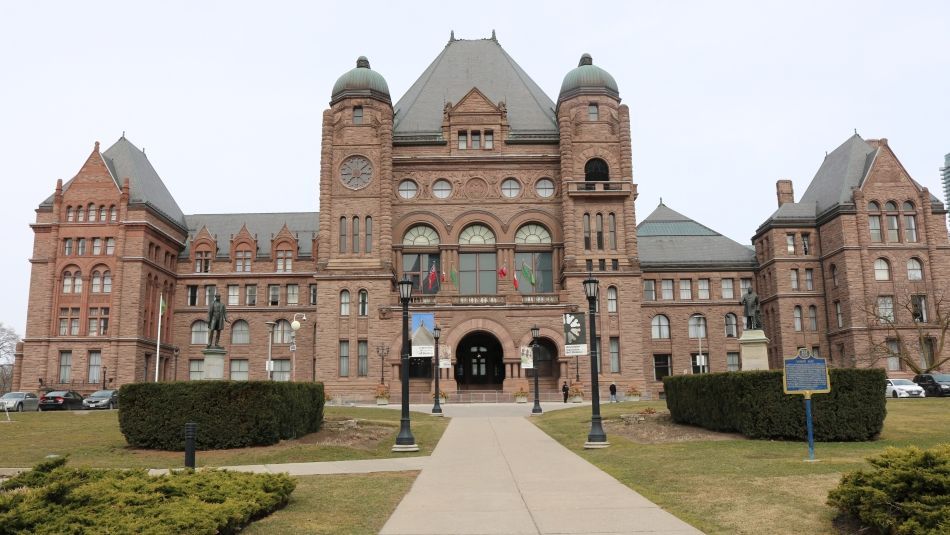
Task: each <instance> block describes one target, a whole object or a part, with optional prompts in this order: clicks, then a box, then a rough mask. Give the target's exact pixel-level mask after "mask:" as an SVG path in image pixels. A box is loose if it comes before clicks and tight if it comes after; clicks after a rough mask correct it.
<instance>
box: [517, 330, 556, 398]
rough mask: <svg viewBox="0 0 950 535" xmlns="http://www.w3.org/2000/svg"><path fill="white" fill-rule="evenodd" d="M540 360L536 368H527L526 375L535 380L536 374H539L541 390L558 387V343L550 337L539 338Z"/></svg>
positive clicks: (535, 365) (535, 364)
mask: <svg viewBox="0 0 950 535" xmlns="http://www.w3.org/2000/svg"><path fill="white" fill-rule="evenodd" d="M538 346H539V347H538V360H537V362H535V363H534V369H528V370H525V377H528V378H530V379H531V380H534V374H535V372H537V374H538V388H540V389H541V390H551V389H555V390H556V389H557V385H558V383H557V381H558V373H559V371H558V368H557V344H556V343H554V342H553V341H551V340H550V339H548V338H539V339H538Z"/></svg>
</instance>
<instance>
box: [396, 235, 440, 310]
mask: <svg viewBox="0 0 950 535" xmlns="http://www.w3.org/2000/svg"><path fill="white" fill-rule="evenodd" d="M402 244H403V245H404V246H405V247H406V248H405V249H403V254H402V272H403V275H404V276H406V277H409V280H411V281H412V287H413V289H414V290H415V291H422V293H424V294H434V293H437V292H438V291H439V287H440V285H441V284H442V279H441V273H442V263H441V262H440V258H439V248H438V245H439V234H438V233H437V232H436V231H435V230H434V229H433V228H432V227H430V226H428V225H416V226H414V227H412V228H410V229H409V230H407V231H406V233H405V234H404V235H403V238H402ZM433 272H434V273H435V277H434V278H433V277H432V276H431V274H432V273H433Z"/></svg>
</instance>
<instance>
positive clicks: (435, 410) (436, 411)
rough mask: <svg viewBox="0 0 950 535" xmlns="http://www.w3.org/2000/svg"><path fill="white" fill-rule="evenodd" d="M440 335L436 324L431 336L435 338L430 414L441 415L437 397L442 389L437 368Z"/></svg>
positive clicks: (440, 372) (440, 330)
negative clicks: (433, 389) (433, 391)
mask: <svg viewBox="0 0 950 535" xmlns="http://www.w3.org/2000/svg"><path fill="white" fill-rule="evenodd" d="M440 336H442V329H441V328H439V326H438V325H436V326H435V328H434V329H432V337H433V338H435V402H434V403H433V404H432V414H438V415H439V416H441V415H442V405H440V404H439V398H440V397H442V395H441V394H442V391H441V390H439V376H440V375H442V371H441V370H440V369H439V337H440Z"/></svg>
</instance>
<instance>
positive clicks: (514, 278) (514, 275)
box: [511, 271, 518, 290]
mask: <svg viewBox="0 0 950 535" xmlns="http://www.w3.org/2000/svg"><path fill="white" fill-rule="evenodd" d="M511 282H513V283H514V285H515V290H517V289H518V272H517V271H513V272H512V273H511Z"/></svg>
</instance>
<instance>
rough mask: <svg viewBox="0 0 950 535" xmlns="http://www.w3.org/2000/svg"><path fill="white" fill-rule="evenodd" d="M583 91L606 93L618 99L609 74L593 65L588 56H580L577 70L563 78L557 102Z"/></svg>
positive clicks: (615, 87)
mask: <svg viewBox="0 0 950 535" xmlns="http://www.w3.org/2000/svg"><path fill="white" fill-rule="evenodd" d="M584 90H593V91H594V92H606V93H607V94H609V95H611V96H613V97H616V98H620V91H619V90H618V89H617V81H616V80H614V77H613V76H611V75H610V73H609V72H607V71H605V70H603V69H601V68H600V67H598V66H596V65H594V61H593V59H592V58H591V56H590V54H584V55H582V56H581V61H580V62H579V63H578V64H577V68H576V69H574V70H572V71H571V72H569V73H567V75H566V76H565V77H564V82H562V83H561V93H560V95H559V96H558V100H562V99H565V98H570V97H573V96H575V95H577V94H579V93H580V92H582V91H584Z"/></svg>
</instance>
